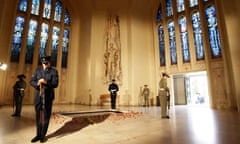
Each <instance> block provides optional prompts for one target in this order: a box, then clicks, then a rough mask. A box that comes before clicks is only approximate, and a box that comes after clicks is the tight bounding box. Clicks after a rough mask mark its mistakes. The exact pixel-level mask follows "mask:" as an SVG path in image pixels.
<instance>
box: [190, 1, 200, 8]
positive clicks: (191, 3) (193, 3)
mask: <svg viewBox="0 0 240 144" xmlns="http://www.w3.org/2000/svg"><path fill="white" fill-rule="evenodd" d="M189 2H190V3H189V6H190V7H195V6H197V5H198V0H189Z"/></svg>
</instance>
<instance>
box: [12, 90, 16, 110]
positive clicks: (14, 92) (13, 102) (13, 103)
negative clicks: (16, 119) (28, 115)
mask: <svg viewBox="0 0 240 144" xmlns="http://www.w3.org/2000/svg"><path fill="white" fill-rule="evenodd" d="M15 94H16V90H15V89H13V101H12V107H13V113H14V111H15V110H14V107H15Z"/></svg>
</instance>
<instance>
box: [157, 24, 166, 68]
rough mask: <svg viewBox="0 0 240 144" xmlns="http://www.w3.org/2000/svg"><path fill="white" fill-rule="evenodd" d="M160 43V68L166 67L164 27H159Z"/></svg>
mask: <svg viewBox="0 0 240 144" xmlns="http://www.w3.org/2000/svg"><path fill="white" fill-rule="evenodd" d="M158 42H159V53H160V54H159V56H160V66H165V65H166V61H165V43H164V29H163V26H162V25H160V26H159V27H158Z"/></svg>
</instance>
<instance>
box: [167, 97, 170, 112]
mask: <svg viewBox="0 0 240 144" xmlns="http://www.w3.org/2000/svg"><path fill="white" fill-rule="evenodd" d="M167 107H168V109H170V95H168V96H167Z"/></svg>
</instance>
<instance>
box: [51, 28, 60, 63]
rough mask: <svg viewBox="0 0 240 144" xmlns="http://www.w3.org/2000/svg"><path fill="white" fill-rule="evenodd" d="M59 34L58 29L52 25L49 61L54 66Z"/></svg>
mask: <svg viewBox="0 0 240 144" xmlns="http://www.w3.org/2000/svg"><path fill="white" fill-rule="evenodd" d="M59 34H60V29H59V28H58V27H56V26H54V27H53V34H52V49H51V63H52V65H53V66H56V64H57V55H58V44H59Z"/></svg>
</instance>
